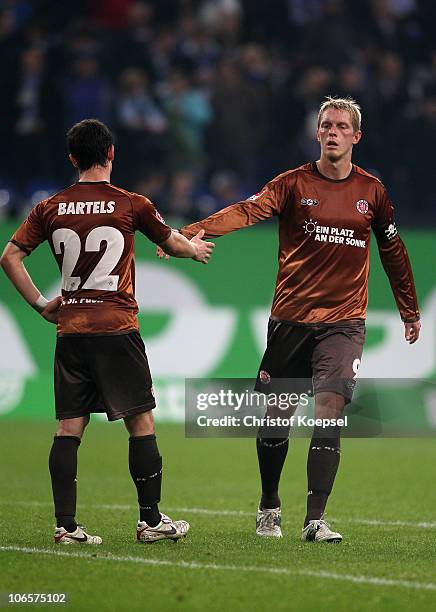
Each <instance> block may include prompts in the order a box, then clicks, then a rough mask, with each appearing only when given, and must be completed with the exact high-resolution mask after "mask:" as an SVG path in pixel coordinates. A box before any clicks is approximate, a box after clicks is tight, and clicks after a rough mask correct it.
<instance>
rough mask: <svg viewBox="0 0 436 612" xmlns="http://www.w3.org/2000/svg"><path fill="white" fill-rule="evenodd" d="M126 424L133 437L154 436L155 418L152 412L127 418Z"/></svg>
mask: <svg viewBox="0 0 436 612" xmlns="http://www.w3.org/2000/svg"><path fill="white" fill-rule="evenodd" d="M124 424H125V426H126V429H127V431H128V432H129V434H130V435H131V436H133V437H138V436H149V435H151V434H154V418H153V412H152V411H151V410H149V411H148V412H142V413H141V414H135V415H133V416H131V417H126V418H125V419H124Z"/></svg>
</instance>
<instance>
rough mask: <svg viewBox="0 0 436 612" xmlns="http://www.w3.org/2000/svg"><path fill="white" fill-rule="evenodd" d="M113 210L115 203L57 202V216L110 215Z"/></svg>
mask: <svg viewBox="0 0 436 612" xmlns="http://www.w3.org/2000/svg"><path fill="white" fill-rule="evenodd" d="M114 210H115V202H114V201H113V200H111V201H110V202H106V201H103V200H102V201H98V202H59V204H58V215H90V214H93V215H97V214H102V213H106V214H110V213H113V212H114Z"/></svg>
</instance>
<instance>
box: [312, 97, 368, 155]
mask: <svg viewBox="0 0 436 612" xmlns="http://www.w3.org/2000/svg"><path fill="white" fill-rule="evenodd" d="M316 136H317V140H318V142H319V143H320V145H321V154H322V155H323V156H325V157H326V158H327V159H328V160H329V161H331V162H336V161H339V160H340V159H342V158H344V157H347V156H351V150H352V148H353V145H355V144H357V143H358V142H359V140H360V138H361V136H362V132H360V131H354V128H353V124H352V122H351V117H350V113H349V112H348V111H346V110H338V109H336V108H328V109H326V110H325V111H324V112H323V114H322V116H321V121H320V124H319V128H318V131H317V134H316Z"/></svg>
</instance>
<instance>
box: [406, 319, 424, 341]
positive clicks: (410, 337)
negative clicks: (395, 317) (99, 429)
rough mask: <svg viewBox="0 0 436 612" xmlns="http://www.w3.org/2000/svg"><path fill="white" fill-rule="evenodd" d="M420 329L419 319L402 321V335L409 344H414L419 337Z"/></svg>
mask: <svg viewBox="0 0 436 612" xmlns="http://www.w3.org/2000/svg"><path fill="white" fill-rule="evenodd" d="M420 330H421V321H415V323H404V337H405V338H406V340H407V342H408V343H409V344H414V343H415V342H416V341H417V340H418V338H419V332H420Z"/></svg>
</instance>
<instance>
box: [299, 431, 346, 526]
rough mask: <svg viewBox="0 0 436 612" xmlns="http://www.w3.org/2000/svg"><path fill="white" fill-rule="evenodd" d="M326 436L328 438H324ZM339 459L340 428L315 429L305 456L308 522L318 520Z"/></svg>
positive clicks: (305, 523) (331, 486)
mask: <svg viewBox="0 0 436 612" xmlns="http://www.w3.org/2000/svg"><path fill="white" fill-rule="evenodd" d="M325 436H328V437H325ZM339 459H340V427H332V428H330V430H328V429H321V428H317V427H315V429H314V432H313V437H312V440H311V442H310V446H309V453H308V456H307V489H308V493H307V514H306V518H305V521H304V526H305V527H306V525H307V524H308V523H309V521H311V520H314V519H320V518H321V516H322V515H323V513H324V510H325V507H326V504H327V500H328V497H329V495H330V493H331V490H332V488H333V483H334V481H335V477H336V472H337V471H338V467H339Z"/></svg>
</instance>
